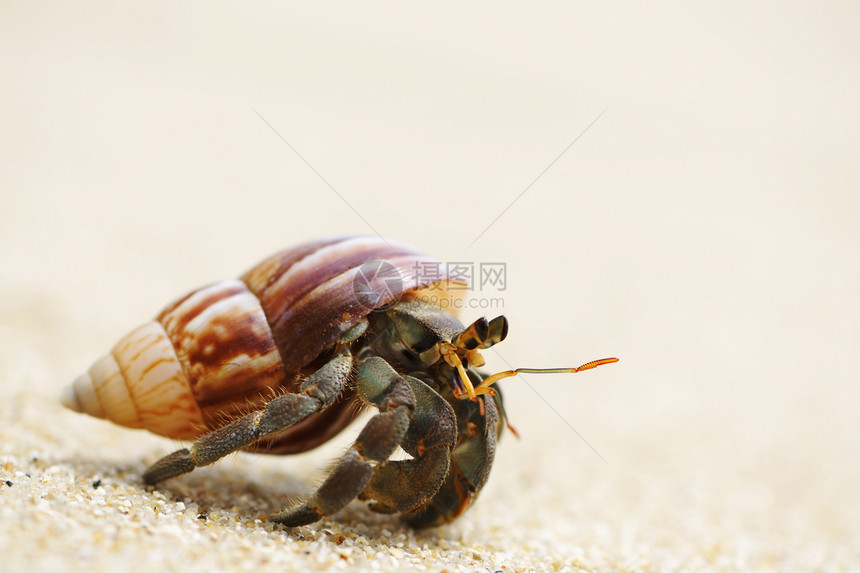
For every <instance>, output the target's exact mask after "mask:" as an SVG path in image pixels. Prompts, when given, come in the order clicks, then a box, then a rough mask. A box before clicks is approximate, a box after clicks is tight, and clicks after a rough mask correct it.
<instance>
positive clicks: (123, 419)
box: [61, 237, 464, 454]
mask: <svg viewBox="0 0 860 573" xmlns="http://www.w3.org/2000/svg"><path fill="white" fill-rule="evenodd" d="M373 261H384V262H385V263H387V264H388V265H391V267H393V268H394V269H396V271H397V277H398V279H399V280H386V277H365V276H362V277H361V278H362V279H364V280H368V281H369V283H368V284H367V285H365V286H369V287H370V288H371V289H375V290H376V291H377V292H378V295H379V296H378V304H377V306H383V305H385V304H388V303H390V302H392V301H393V300H395V299H397V298H398V297H400V296H402V295H403V294H404V293H408V292H413V291H420V290H421V289H429V288H432V289H433V294H434V298H435V299H436V300H443V299H447V301H448V304H447V306H448V307H449V308H450V309H452V310H455V309H456V308H458V307H459V305H458V304H456V303H455V302H454V299H456V298H459V297H461V296H462V293H463V292H464V291H463V290H462V289H463V287H464V284H463V283H462V282H459V281H460V279H458V278H457V277H454V276H451V275H448V274H444V273H443V275H442V276H439V277H433V278H432V280H431V278H430V277H423V276H421V275H420V274H419V273H416V271H415V269H416V268H418V267H419V266H420V265H423V264H427V263H430V264H435V263H438V261H436V260H435V259H433V258H431V257H428V256H426V255H424V254H422V253H420V252H419V251H417V250H415V249H414V248H412V247H410V246H407V245H404V244H402V243H399V242H397V241H393V240H391V239H388V240H384V239H381V238H379V237H335V238H329V239H323V240H318V241H314V242H309V243H305V244H302V245H299V246H296V247H293V248H290V249H286V250H283V251H281V252H278V253H276V254H274V255H272V256H270V257H268V258H267V259H265V260H263V261H262V262H260V263H259V264H258V265H257V266H255V267H253V268H252V269H250V270H249V271H248V272H246V273H245V274H244V275H243V276H242V277H241V278H240V279H238V280H226V281H221V282H217V283H213V284H210V285H208V286H205V287H202V288H199V289H196V290H194V291H191V292H190V293H188V294H186V295H185V296H183V297H181V298H179V299H177V300H176V301H174V302H173V303H171V304H170V305H168V306H167V307H166V308H165V309H164V310H163V311H162V312H161V313H160V314H159V315H158V316H157V318H156V319H155V320H153V321H152V322H148V323H146V324H144V325H143V326H140V327H139V328H137V329H135V330H133V331H132V332H130V333H129V334H127V335H126V336H125V337H123V338H122V339H121V340H120V341H119V342H118V343H117V344H116V346H114V347H113V349H112V350H111V351H110V352H109V353H108V354H106V355H104V356H103V357H101V358H100V359H98V360H97V361H96V362H95V363H94V364H93V365H92V366H91V367H90V368H89V370H88V371H87V372H86V373H84V374H83V375H81V376H80V377H78V378H77V379H76V380H75V381H74V383H73V384H72V385H71V386H69V387H67V388H66V389H65V391H64V392H63V394H62V396H61V400H62V403H63V405H65V406H66V407H67V408H70V409H72V410H74V411H77V412H82V413H86V414H89V415H92V416H96V417H98V418H105V419H108V420H110V421H112V422H115V423H117V424H120V425H123V426H127V427H131V428H144V429H147V430H149V431H151V432H154V433H156V434H160V435H162V436H166V437H169V438H174V439H181V440H193V439H196V438H198V437H200V436H202V435H204V434H206V433H207V432H209V431H211V430H214V429H215V428H218V427H220V426H222V425H224V423H225V421H226V420H230V419H233V418H235V417H237V416H239V415H242V414H245V413H247V412H249V411H252V410H254V409H257V408H260V407H261V406H262V405H263V404H264V403H265V402H266V401H267V400H270V399H271V398H272V397H274V396H276V395H279V394H283V393H287V392H296V391H297V389H298V383H299V381H300V380H301V379H302V378H303V377H305V376H307V375H309V374H310V373H312V372H313V370H315V368H314V360H315V359H317V357H319V355H320V353H321V352H323V351H324V350H325V349H327V348H329V347H330V346H331V345H332V343H334V342H335V340H336V339H337V338H338V337H339V336H340V335H342V334H343V333H344V332H346V331H348V330H349V329H350V328H352V327H353V326H355V325H356V324H357V323H358V322H359V321H360V320H361V319H362V318H364V317H365V316H367V315H368V314H369V313H370V312H371V311H373V310H374V308H372V307H369V306H368V305H367V301H364V300H361V297H357V296H356V294H355V281H356V278H357V277H358V276H359V273H361V269H362V267H363V265H367V264H368V263H371V262H373ZM442 269H444V265H442ZM452 286H453V287H454V288H450V287H452ZM352 394H353V391H352V390H349V389H348V390H346V391H345V395H344V396H342V398H341V400H340V401H339V402H338V404H337V406H339V407H332V408H328V409H326V410H323V411H321V412H317V413H315V414H312V415H311V416H309V417H308V418H306V419H304V420H302V421H301V422H299V423H297V424H296V425H294V426H292V427H290V428H287V429H286V430H284V431H282V432H280V433H279V434H277V435H276V436H272V437H270V438H269V439H267V440H266V441H265V442H262V443H258V444H255V445H253V446H251V447H250V448H248V449H255V450H264V451H266V452H267V453H281V454H286V453H294V452H299V451H305V450H308V449H311V448H313V447H315V446H316V445H318V444H320V443H322V442H324V441H326V440H328V439H329V438H330V437H331V436H333V435H334V434H336V433H338V432H339V431H340V430H341V429H343V428H344V427H345V426H346V425H347V424H348V423H349V422H350V421H351V420H352V419H353V418H354V417H355V416H356V414H357V412H358V410H359V408H356V407H354V406H353V407H346V405H347V403H349V402H351V401H352V400H350V398H352Z"/></svg>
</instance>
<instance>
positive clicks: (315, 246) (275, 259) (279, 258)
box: [242, 237, 345, 293]
mask: <svg viewBox="0 0 860 573" xmlns="http://www.w3.org/2000/svg"><path fill="white" fill-rule="evenodd" d="M344 239H345V237H329V238H327V239H321V240H319V241H312V242H310V243H304V244H302V245H298V246H296V247H292V248H290V249H284V250H283V251H279V252H277V253H275V254H274V255H271V256H270V257H268V258H266V259H264V260H263V261H261V262H260V263H258V264H256V265H254V268H252V269H251V270H249V271H248V272H246V273H245V274H244V275H242V281H244V282H245V284H247V285H248V287H249V288H250V289H251V291H253V292H255V293H257V292H261V291H263V290H265V289H266V288H267V287H268V286H269V285H270V284H272V283H273V282H275V281H276V280H278V278H280V277H281V275H283V274H284V273H286V272H287V271H289V270H290V269H291V268H292V267H293V265H294V264H296V263H297V262H299V261H301V260H302V259H304V258H305V257H307V256H308V255H310V254H312V253H314V252H316V251H318V250H319V249H321V248H323V247H326V246H328V245H331V244H334V243H339V242H341V241H343V240H344Z"/></svg>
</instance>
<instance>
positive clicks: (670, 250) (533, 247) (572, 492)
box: [0, 0, 860, 571]
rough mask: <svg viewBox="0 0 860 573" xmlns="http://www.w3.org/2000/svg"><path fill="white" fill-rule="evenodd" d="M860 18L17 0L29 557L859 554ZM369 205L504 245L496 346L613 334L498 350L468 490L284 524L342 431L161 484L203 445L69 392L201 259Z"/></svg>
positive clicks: (659, 562) (241, 255) (536, 558)
mask: <svg viewBox="0 0 860 573" xmlns="http://www.w3.org/2000/svg"><path fill="white" fill-rule="evenodd" d="M858 21H860V10H858V8H857V6H856V5H855V4H854V3H850V2H826V3H823V4H822V3H816V4H812V3H808V2H800V1H792V2H781V3H758V4H749V3H746V2H729V3H725V2H719V3H708V4H700V5H698V6H695V7H693V6H688V5H687V4H686V3H679V2H659V3H652V4H649V5H647V6H644V5H643V6H631V5H627V4H625V3H601V4H600V5H599V6H598V5H589V6H585V5H580V4H576V5H574V4H572V3H565V2H542V3H538V4H532V5H530V6H529V7H528V8H526V6H525V5H514V4H509V3H507V4H495V3H493V4H490V3H485V4H469V5H461V4H459V3H441V4H440V3H434V4H433V5H432V6H431V5H415V4H402V3H383V2H371V3H362V4H361V5H360V6H359V5H344V4H339V3H330V2H326V3H313V4H312V5H311V4H306V3H276V2H267V3H255V4H250V5H243V6H239V5H234V4H231V3H220V4H213V3H202V2H189V3H166V2H163V3H146V4H144V5H138V4H136V3H111V2H88V3H84V4H75V5H73V4H68V3H62V2H56V3H48V2H26V3H18V2H10V1H3V0H0V78H2V83H3V89H2V90H0V134H2V135H0V157H2V161H0V262H2V273H0V390H2V392H3V394H4V396H5V398H4V399H3V400H0V478H2V479H3V480H4V481H5V480H9V482H10V483H12V484H13V485H11V486H3V485H2V484H0V551H2V554H3V555H4V560H5V561H6V563H7V564H8V565H9V567H10V568H9V569H8V570H9V571H19V570H25V568H26V569H27V570H31V571H41V570H55V569H56V568H57V567H61V568H65V569H66V570H69V571H75V570H84V569H86V570H89V571H103V570H108V569H111V570H115V569H116V567H123V569H124V570H141V571H142V570H152V569H153V567H162V568H165V569H168V570H183V571H189V570H203V569H207V570H213V569H214V570H251V569H254V570H262V569H263V568H266V567H275V566H276V567H278V568H279V569H282V570H290V569H291V568H294V569H297V570H302V569H305V568H310V567H317V568H329V567H335V566H337V567H345V568H350V569H353V570H358V569H363V568H367V569H369V568H373V567H375V568H381V569H398V568H400V567H406V566H410V567H425V568H426V569H427V570H433V571H436V570H444V569H447V570H466V571H470V570H481V571H484V570H488V569H489V570H491V571H495V570H498V569H503V570H506V571H519V570H561V571H580V570H585V571H610V570H613V571H645V570H647V571H675V570H678V571H744V570H756V571H792V570H793V571H800V570H818V571H839V570H845V571H857V570H860V551H858V539H860V535H858V534H860V527H858V521H857V515H858V514H860V494H858V488H857V479H858V470H860V467H859V466H860V463H858V459H860V428H858V420H857V412H858V406H860V391H858V381H860V358H858V351H857V349H858V345H859V344H860V330H858V324H860V304H858V287H860V248H858V247H860V230H858V225H857V218H858V211H860V193H858V184H860V162H858V156H860V129H858V127H860V123H858V122H860V113H858V105H860V104H858V102H860V73H858V61H860V40H858V36H857V33H856V27H857V22H858ZM261 117H262V118H263V119H261ZM595 119H596V121H595ZM266 122H268V124H270V125H271V127H270V126H269V125H267V123H266ZM592 122H593V123H592ZM589 125H590V127H588V126H589ZM272 128H274V129H275V130H277V132H278V134H280V136H281V137H283V139H284V140H286V141H287V142H288V143H289V145H290V146H292V147H293V148H294V149H295V151H297V152H298V153H299V154H300V155H301V157H299V155H297V154H296V152H294V150H293V149H291V148H290V147H289V146H288V145H287V144H285V143H284V141H282V139H280V137H279V135H278V134H276V133H275V132H274V131H273V129H272ZM584 130H586V131H585V133H583V131H584ZM580 135H581V137H579V136H580ZM577 137H579V139H578V140H576V142H575V143H574V144H573V145H572V146H570V147H569V148H568V146H569V145H570V144H571V143H572V142H573V141H574V140H575V139H576V138H577ZM566 148H568V149H567V151H566V152H565V153H563V154H562V155H561V156H560V157H559V154H561V153H562V151H563V150H565V149H566ZM302 158H304V160H303V159H302ZM556 159H557V160H556ZM554 160H555V161H554ZM305 161H306V162H307V163H308V164H310V166H312V167H313V169H312V168H310V167H309V166H308V164H306V163H305ZM553 161H554V163H553ZM550 164H551V166H550ZM548 166H550V167H549V169H547V167H548ZM314 169H315V170H316V171H317V172H318V173H319V175H318V174H316V173H314ZM545 169H546V171H544V170H545ZM541 174H542V175H541ZM539 175H541V176H540V177H539V178H538V179H537V180H536V181H535V179H536V178H537V177H538V176H539ZM320 176H321V177H320ZM323 178H324V180H325V181H324V180H323ZM326 182H328V184H327V183H326ZM332 188H333V189H332ZM374 232H378V233H381V234H383V235H386V236H393V237H397V238H400V239H402V240H404V241H407V242H410V243H412V244H415V245H417V246H420V247H422V248H423V249H425V250H426V251H427V252H429V253H431V254H433V255H436V256H437V257H439V258H440V259H441V260H443V261H473V262H477V263H480V262H504V263H506V264H507V283H508V284H507V289H506V290H505V291H504V292H503V293H501V294H502V295H503V296H502V298H503V307H502V308H498V309H491V310H490V311H489V312H490V313H499V312H502V313H504V314H506V315H507V316H508V318H509V319H510V321H511V333H510V336H509V338H508V340H507V341H505V343H504V344H503V345H500V346H499V347H498V355H495V354H494V353H492V352H488V353H487V354H488V358H489V361H490V366H491V367H492V369H505V368H507V365H506V364H507V363H510V364H511V365H514V366H533V367H537V366H561V365H570V366H574V365H578V364H580V363H582V362H585V361H587V360H591V359H594V358H599V357H603V356H613V355H614V356H619V357H620V358H621V359H622V360H621V362H620V363H619V364H616V365H612V366H606V367H604V368H601V369H599V370H596V371H593V372H589V373H586V374H580V375H578V376H576V377H565V376H546V377H538V376H530V377H528V378H526V380H525V381H523V380H516V379H512V380H509V381H506V382H505V384H504V389H505V392H506V397H507V398H508V403H509V407H508V409H509V414H510V416H511V418H512V422H513V423H514V425H515V426H516V427H517V429H518V430H519V432H520V433H521V435H522V439H521V440H520V441H516V440H514V439H511V437H510V436H507V437H506V439H505V440H504V441H503V443H502V444H501V447H500V450H499V455H498V458H497V461H496V466H495V470H494V473H493V475H492V476H491V478H490V481H489V483H488V485H487V488H486V489H485V491H484V493H483V495H482V497H481V499H480V500H479V501H478V503H477V504H476V505H475V506H474V507H473V508H472V509H471V510H470V511H469V512H468V513H467V514H465V515H464V516H463V518H462V519H461V520H460V521H459V522H458V523H456V524H454V525H452V526H449V527H446V528H442V529H440V530H436V531H432V532H427V533H421V534H417V535H416V534H414V533H412V532H410V531H408V530H407V529H405V528H403V527H402V526H400V525H399V524H398V523H397V522H396V521H394V520H391V519H390V518H387V517H384V518H383V517H378V516H374V515H372V514H370V512H368V511H367V510H365V509H364V508H363V506H362V505H361V504H354V505H352V506H350V508H349V509H347V510H346V511H345V512H343V513H342V514H341V515H339V516H336V517H335V518H334V519H332V520H327V521H325V522H323V523H321V524H319V525H318V526H313V527H308V528H302V530H301V531H300V532H290V531H287V530H282V529H277V528H275V529H273V528H272V527H271V525H269V524H265V523H261V522H256V523H254V519H255V518H256V516H257V514H265V513H269V512H271V511H273V510H275V509H277V507H278V506H279V505H280V504H283V503H285V502H286V501H287V499H288V496H291V495H294V494H298V495H302V494H304V493H306V492H307V491H308V490H307V488H308V487H310V486H311V485H312V484H313V483H314V482H313V480H314V479H315V478H316V477H318V476H319V475H321V474H320V471H321V470H320V468H321V467H322V466H324V464H325V463H326V462H327V461H328V460H330V459H332V458H333V457H334V456H336V455H337V453H338V451H339V448H342V447H343V445H344V444H345V443H346V441H348V439H349V436H345V437H343V438H342V439H341V440H340V441H338V442H337V443H334V444H332V445H331V446H329V447H328V448H326V449H324V450H323V451H322V452H320V453H318V454H311V455H304V456H300V457H297V458H292V459H274V460H272V459H268V458H262V457H259V456H256V457H255V456H234V457H232V458H230V459H229V460H226V461H224V462H222V463H221V464H219V465H217V466H214V467H212V468H207V469H205V470H201V471H199V472H196V473H195V474H193V475H192V476H189V477H188V478H183V479H182V480H174V481H172V482H170V483H169V484H168V485H167V486H165V487H164V488H160V489H159V490H157V491H156V492H147V491H146V490H145V489H144V488H143V487H142V486H141V485H140V471H141V470H142V469H143V468H144V467H145V465H146V464H147V463H150V462H152V461H154V460H155V459H156V458H158V457H159V456H160V455H163V454H164V453H167V452H169V451H171V450H172V449H173V448H174V447H175V446H176V445H177V444H175V443H171V442H170V441H168V440H162V439H158V438H155V437H150V436H146V435H144V434H142V433H139V432H134V431H130V430H123V429H118V428H114V427H112V426H110V425H108V424H107V423H104V422H100V421H96V420H90V419H85V418H83V417H81V416H77V415H75V414H73V413H71V412H68V411H65V410H63V409H61V408H60V407H59V405H58V403H57V401H56V395H57V393H58V392H59V390H60V388H61V387H62V386H64V385H65V384H66V383H68V382H69V381H70V380H71V379H72V378H73V377H74V376H76V375H77V374H78V373H79V372H80V371H83V370H84V369H85V368H86V367H87V366H88V365H89V364H90V362H91V361H92V360H93V359H94V358H95V357H97V356H98V355H100V354H101V353H103V352H104V351H106V350H107V349H108V348H109V347H110V346H111V345H112V344H113V343H114V342H115V341H116V340H117V339H118V338H119V337H120V336H121V335H123V334H125V332H127V331H128V330H129V329H130V328H132V327H134V326H136V325H137V324H139V323H141V322H143V321H144V320H147V319H148V318H150V317H151V316H153V315H154V314H155V313H156V312H157V311H158V310H159V309H160V308H161V307H162V306H163V305H164V304H165V303H167V302H168V301H170V300H171V299H172V298H173V297H175V296H177V295H179V294H181V293H182V292H183V291H185V290H187V289H190V288H192V287H196V286H198V285H200V284H203V283H206V282H210V281H213V280H217V279H221V278H229V277H234V276H237V275H238V274H239V273H241V272H243V271H244V270H245V269H247V268H248V267H250V266H251V265H253V264H254V263H256V262H257V261H258V260H259V259H261V258H262V257H264V256H266V255H267V254H269V253H271V252H273V251H275V250H277V249H279V248H282V247H285V246H289V245H292V244H295V243H298V242H300V241H304V240H307V239H310V238H315V237H319V236H325V235H330V234H342V233H374ZM479 235H480V238H478V240H477V241H475V239H476V238H477V237H479ZM473 241H475V242H474V244H472V245H471V246H469V245H470V244H471V243H472V242H473ZM485 294H486V293H477V294H476V296H478V297H480V296H484V295H485ZM494 296H495V295H494ZM477 316H478V313H477V312H473V313H471V315H467V318H469V319H471V318H476V317H477ZM547 402H549V403H550V404H551V408H550V406H549V405H548V404H547ZM553 409H554V410H555V411H553ZM574 428H575V431H576V432H578V433H579V434H581V436H582V438H584V440H587V443H586V441H584V440H583V439H581V438H580V437H579V436H577V434H576V433H575V431H574ZM345 440H346V441H345ZM592 448H593V449H592ZM595 451H596V452H599V455H598V454H597V453H595ZM601 456H602V458H603V459H605V461H606V463H604V461H603V460H601ZM97 479H101V480H102V482H103V484H104V485H102V486H100V487H99V488H94V487H92V485H91V482H93V481H95V480H97ZM174 498H176V499H178V500H181V501H175V499H174ZM180 504H181V506H180ZM138 507H140V508H143V509H140V511H139V512H137V513H136V511H137V509H135V508H138ZM150 507H155V508H156V509H155V510H152V509H150ZM159 508H160V509H159ZM197 508H199V511H198V509H197ZM204 509H206V511H210V512H211V515H212V516H213V517H211V518H210V519H209V521H205V522H204V521H203V520H202V519H197V515H198V513H199V512H200V511H203V510H204ZM338 536H340V537H338ZM341 537H342V538H343V539H341ZM344 539H345V540H344ZM347 550H348V551H347Z"/></svg>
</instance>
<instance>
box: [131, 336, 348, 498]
mask: <svg viewBox="0 0 860 573" xmlns="http://www.w3.org/2000/svg"><path fill="white" fill-rule="evenodd" d="M351 370H352V355H351V354H350V353H349V352H348V351H346V350H344V351H343V352H341V353H340V354H337V355H336V356H335V357H334V358H332V359H331V360H330V361H328V362H327V363H325V364H324V365H323V366H322V367H321V368H320V369H319V370H317V371H316V372H315V373H313V374H312V375H311V376H309V377H308V378H307V379H306V380H305V381H304V383H303V384H302V385H301V388H300V390H299V393H297V394H284V395H282V396H278V397H277V398H275V399H274V400H272V401H271V402H268V403H267V404H266V405H265V407H264V408H263V409H261V410H257V411H255V412H251V413H250V414H247V415H245V416H243V417H241V418H239V419H238V420H235V421H233V422H231V423H229V424H227V425H226V426H224V427H223V428H219V429H217V430H215V431H214V432H211V433H209V434H206V435H205V436H203V437H201V438H199V439H198V440H197V441H196V442H194V444H193V445H192V446H191V449H182V450H179V451H178V452H174V453H172V454H170V455H168V456H165V457H163V458H162V459H160V460H158V461H157V462H155V463H154V464H153V465H152V466H150V467H149V469H147V470H146V471H145V472H144V473H143V480H144V481H145V482H146V483H148V484H154V483H158V482H160V481H163V480H166V479H168V478H172V477H175V476H178V475H181V474H184V473H186V472H190V471H191V470H193V469H194V468H196V467H199V466H205V465H208V464H211V463H213V462H215V461H217V460H219V459H221V458H223V457H224V456H226V455H227V454H229V453H232V452H235V451H237V450H240V449H242V448H244V447H246V446H249V445H251V444H253V443H254V442H256V441H257V440H259V439H260V438H261V437H263V436H265V435H267V434H271V433H273V432H277V431H279V430H283V429H284V428H287V427H289V426H292V425H293V424H295V423H296V422H298V421H299V420H302V419H304V418H306V417H307V416H309V415H310V414H313V413H314V412H317V411H319V410H322V409H323V408H326V407H327V406H329V405H331V403H332V402H334V400H335V398H337V396H338V394H340V392H341V390H342V389H343V387H344V385H345V384H346V383H347V380H348V379H349V374H350V371H351Z"/></svg>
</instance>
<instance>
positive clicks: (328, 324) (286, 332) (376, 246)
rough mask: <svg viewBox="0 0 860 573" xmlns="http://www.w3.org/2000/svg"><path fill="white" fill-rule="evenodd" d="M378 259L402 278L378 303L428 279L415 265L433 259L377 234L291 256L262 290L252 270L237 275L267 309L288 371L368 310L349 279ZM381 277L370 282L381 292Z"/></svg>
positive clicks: (395, 296) (294, 369) (296, 367)
mask: <svg viewBox="0 0 860 573" xmlns="http://www.w3.org/2000/svg"><path fill="white" fill-rule="evenodd" d="M377 260H384V261H386V262H388V263H390V264H392V265H394V266H395V267H396V268H397V269H398V271H399V272H400V275H401V277H402V281H401V284H400V285H399V288H397V290H396V291H395V292H391V293H389V296H386V297H383V299H382V300H380V301H379V305H384V304H387V303H389V302H391V301H392V300H395V299H396V298H397V297H399V296H400V295H401V294H403V293H404V292H407V291H409V290H412V289H415V288H416V287H424V286H427V285H429V284H432V283H433V282H434V281H433V280H432V278H431V277H425V276H420V275H419V274H417V273H416V269H417V268H419V266H418V265H420V264H422V263H437V264H438V261H437V260H435V259H432V258H429V257H426V256H425V255H422V254H421V253H420V252H418V251H416V250H415V249H414V248H413V247H410V246H407V245H404V244H403V243H399V242H395V241H390V240H389V242H386V241H384V240H383V239H381V238H379V237H348V238H342V239H340V240H339V241H338V242H335V243H331V244H328V245H325V246H323V247H320V248H319V249H317V250H316V251H313V252H310V253H309V254H308V255H307V256H306V257H305V258H304V259H302V260H300V261H294V262H293V263H292V266H291V268H290V270H289V271H288V272H286V273H281V275H280V276H279V278H278V279H277V280H276V281H270V282H267V283H266V286H265V287H264V288H263V289H262V290H256V288H257V287H258V286H259V285H260V284H263V281H262V280H261V279H262V276H261V275H259V274H257V273H256V269H255V270H253V271H251V272H249V273H248V274H246V275H245V276H244V277H243V278H242V280H244V281H245V282H246V283H248V284H249V286H250V288H251V290H253V291H254V292H255V293H256V294H257V296H258V298H259V299H260V301H261V304H262V306H263V308H264V309H265V311H266V315H267V316H268V318H269V322H270V324H271V325H272V331H273V333H274V336H275V340H276V341H277V343H278V348H279V350H280V352H281V358H282V360H283V363H284V369H285V370H286V371H287V372H296V371H298V370H299V369H300V368H302V367H303V366H304V365H306V364H308V362H310V361H311V360H313V359H314V358H316V357H317V356H318V355H319V354H320V353H321V352H322V351H323V350H324V349H325V348H327V347H328V346H329V345H331V344H332V343H333V342H334V341H335V340H336V339H337V337H338V336H340V335H341V334H342V333H343V332H345V331H346V330H348V329H349V328H350V327H352V326H354V325H355V324H356V323H357V322H358V321H359V320H361V319H362V318H363V317H364V316H367V314H369V312H370V311H371V310H372V309H369V308H366V307H365V306H364V305H363V304H362V302H361V301H360V300H358V299H357V298H356V296H355V294H354V291H353V279H354V278H355V276H356V273H357V271H358V268H359V267H361V265H363V264H366V263H369V262H371V261H377ZM440 271H443V269H440ZM443 276H444V275H443ZM383 280H384V279H382V278H379V279H378V281H377V283H375V286H376V287H378V288H379V289H380V292H384V291H386V290H387V289H385V288H384V287H385V286H386V285H385V284H384V282H383Z"/></svg>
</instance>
